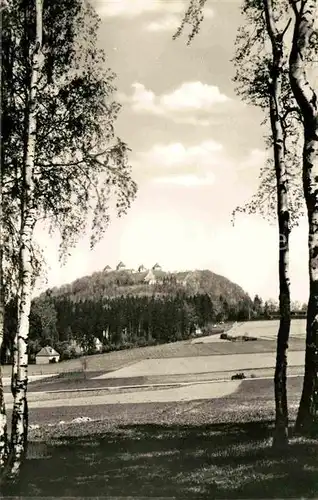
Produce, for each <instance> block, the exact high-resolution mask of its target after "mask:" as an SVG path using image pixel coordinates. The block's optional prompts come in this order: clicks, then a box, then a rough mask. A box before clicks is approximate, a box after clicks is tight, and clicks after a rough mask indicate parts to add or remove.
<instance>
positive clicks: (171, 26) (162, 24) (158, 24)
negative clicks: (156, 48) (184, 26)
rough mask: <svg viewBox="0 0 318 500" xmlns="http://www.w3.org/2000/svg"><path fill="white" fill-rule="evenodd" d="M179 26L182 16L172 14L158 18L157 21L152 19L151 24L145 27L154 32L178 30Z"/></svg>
mask: <svg viewBox="0 0 318 500" xmlns="http://www.w3.org/2000/svg"><path fill="white" fill-rule="evenodd" d="M179 26H180V16H174V15H172V14H170V15H168V16H164V17H162V18H160V19H158V20H157V21H151V22H150V23H149V24H146V25H145V29H146V30H147V31H152V32H159V31H176V30H177V29H178V27H179Z"/></svg>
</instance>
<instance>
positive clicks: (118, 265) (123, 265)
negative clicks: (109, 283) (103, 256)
mask: <svg viewBox="0 0 318 500" xmlns="http://www.w3.org/2000/svg"><path fill="white" fill-rule="evenodd" d="M125 267H126V266H125V264H124V263H123V262H119V264H117V267H116V269H117V271H118V269H123V268H125Z"/></svg>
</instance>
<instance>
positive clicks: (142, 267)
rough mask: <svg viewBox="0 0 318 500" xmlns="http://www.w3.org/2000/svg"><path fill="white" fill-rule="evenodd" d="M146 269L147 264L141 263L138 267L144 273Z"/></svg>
mask: <svg viewBox="0 0 318 500" xmlns="http://www.w3.org/2000/svg"><path fill="white" fill-rule="evenodd" d="M144 271H146V268H145V266H144V265H143V264H141V266H139V267H138V272H139V273H142V272H144Z"/></svg>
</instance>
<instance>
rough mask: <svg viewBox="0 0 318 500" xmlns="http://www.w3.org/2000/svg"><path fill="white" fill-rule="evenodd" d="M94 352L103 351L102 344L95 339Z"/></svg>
mask: <svg viewBox="0 0 318 500" xmlns="http://www.w3.org/2000/svg"><path fill="white" fill-rule="evenodd" d="M94 344H95V351H96V352H102V350H103V342H101V341H100V340H99V339H98V338H97V337H95V339H94Z"/></svg>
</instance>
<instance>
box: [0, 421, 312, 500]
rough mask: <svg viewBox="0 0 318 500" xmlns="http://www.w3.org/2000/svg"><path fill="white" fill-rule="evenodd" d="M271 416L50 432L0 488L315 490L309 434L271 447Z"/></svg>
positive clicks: (172, 493)
mask: <svg viewBox="0 0 318 500" xmlns="http://www.w3.org/2000/svg"><path fill="white" fill-rule="evenodd" d="M271 433H272V423H271V422H262V423H261V422H253V423H247V424H246V423H245V424H233V423H228V424H216V425H204V426H203V425H202V426H176V425H169V426H163V425H133V426H132V425H130V426H123V427H118V428H117V429H112V430H109V431H107V432H104V433H102V434H98V433H96V434H95V435H90V436H85V437H74V436H72V435H70V436H67V437H65V436H64V437H60V438H55V439H54V440H52V441H51V442H50V443H49V444H47V445H46V446H45V454H46V456H45V457H44V456H43V449H42V450H41V451H40V455H41V454H42V458H41V456H40V457H38V458H34V459H30V460H27V462H26V465H25V468H24V470H23V473H22V477H21V483H20V485H19V486H18V487H17V488H16V489H15V491H10V492H9V491H8V492H6V494H11V495H24V496H58V497H60V496H79V497H80V498H82V497H85V496H113V497H116V496H127V497H128V496H129V497H134V496H136V497H138V498H140V497H179V498H180V497H183V498H189V499H190V498H205V499H211V498H229V499H230V498H241V499H243V498H278V497H279V498H287V497H294V498H295V497H296V498H300V497H306V498H310V497H317V496H318V461H317V450H318V445H317V441H313V440H304V439H293V440H292V442H291V445H290V447H289V449H288V451H287V453H286V452H285V453H278V452H274V451H273V450H272V448H271V439H270V438H271Z"/></svg>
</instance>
